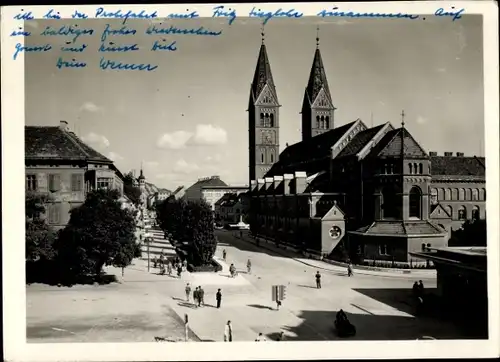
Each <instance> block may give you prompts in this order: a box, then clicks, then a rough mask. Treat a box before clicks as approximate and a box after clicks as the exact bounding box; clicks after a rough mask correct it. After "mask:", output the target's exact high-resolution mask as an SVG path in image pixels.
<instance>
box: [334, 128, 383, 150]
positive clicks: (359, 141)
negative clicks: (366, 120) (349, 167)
mask: <svg viewBox="0 0 500 362" xmlns="http://www.w3.org/2000/svg"><path fill="white" fill-rule="evenodd" d="M384 126H385V124H382V125H380V126H376V127H372V128H368V129H366V130H364V131H361V132H359V133H358V134H356V136H354V138H353V139H352V140H351V141H350V142H349V143H348V144H347V145H346V146H345V147H344V149H343V150H342V151H340V153H339V154H338V155H337V158H340V157H349V156H355V155H356V154H357V153H358V152H359V151H361V150H362V149H363V147H365V146H366V145H367V144H368V142H370V141H371V139H372V138H373V137H375V135H376V134H377V133H378V131H380V130H381V129H382V128H383V127H384Z"/></svg>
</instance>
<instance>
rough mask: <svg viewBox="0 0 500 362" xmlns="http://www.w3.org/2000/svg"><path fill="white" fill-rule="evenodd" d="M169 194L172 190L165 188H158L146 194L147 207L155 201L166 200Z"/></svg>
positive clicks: (151, 205)
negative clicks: (150, 193)
mask: <svg viewBox="0 0 500 362" xmlns="http://www.w3.org/2000/svg"><path fill="white" fill-rule="evenodd" d="M170 195H172V191H170V190H167V189H158V191H157V192H155V193H154V194H152V195H149V196H148V198H147V204H148V208H151V207H153V206H154V205H155V204H156V203H157V202H162V201H163V200H166V199H167V198H168V197H169V196H170Z"/></svg>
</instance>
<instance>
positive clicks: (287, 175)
mask: <svg viewBox="0 0 500 362" xmlns="http://www.w3.org/2000/svg"><path fill="white" fill-rule="evenodd" d="M317 41H318V42H319V40H317ZM312 63H313V64H312V67H311V71H310V76H309V80H308V82H307V85H306V88H305V93H304V98H303V102H302V112H301V118H302V122H301V123H302V140H301V141H300V142H297V143H296V144H293V145H290V146H288V145H287V147H286V148H285V149H284V150H283V152H281V154H279V153H278V150H279V126H280V121H281V120H280V114H279V112H280V107H281V106H280V104H279V101H278V90H277V89H276V86H275V83H274V80H273V76H272V72H271V65H270V62H269V59H268V56H267V50H266V46H265V44H264V43H262V45H261V47H260V51H259V55H258V59H257V66H256V68H255V73H254V77H253V82H252V85H251V87H250V97H249V106H248V117H249V118H248V123H249V133H248V139H249V176H250V184H251V187H250V189H251V195H252V198H251V199H252V200H251V217H250V224H251V229H252V232H253V233H255V234H256V235H260V236H262V237H266V238H268V239H272V240H274V241H276V242H281V243H289V244H292V245H293V246H295V247H298V248H299V249H302V250H304V251H308V252H310V253H311V254H316V255H318V256H325V255H330V254H331V253H332V252H333V251H334V249H335V248H336V247H337V245H339V243H340V242H341V241H343V243H342V244H340V245H342V246H343V247H344V250H345V249H348V253H349V256H350V258H351V259H355V260H359V261H362V260H380V261H396V262H402V263H411V262H412V261H413V262H414V260H412V256H411V255H412V254H411V253H412V252H416V251H419V250H422V249H425V248H428V247H444V246H447V243H448V239H449V237H450V231H451V229H456V228H459V227H460V226H461V225H462V224H463V222H464V221H465V220H466V219H479V218H480V219H485V218H486V209H485V206H486V184H485V181H486V180H485V159H484V158H483V157H475V156H473V157H465V156H464V154H463V153H457V154H456V156H454V155H453V153H451V152H446V153H445V155H444V156H437V154H436V153H433V152H431V153H427V152H426V151H425V150H424V149H423V148H422V147H421V146H420V144H419V142H418V141H417V140H416V139H415V138H414V137H413V136H412V135H411V134H410V132H409V131H408V129H407V128H406V127H405V122H404V112H403V113H402V114H401V119H402V122H401V126H400V127H394V126H393V125H392V124H391V123H390V122H386V123H384V124H382V125H378V126H375V127H368V126H367V125H366V124H365V123H364V122H363V121H362V120H360V119H357V120H355V121H354V122H350V123H347V124H344V125H341V126H336V122H337V120H336V119H335V117H334V114H335V110H336V107H335V106H334V104H333V101H332V96H331V94H330V89H329V85H328V81H327V77H326V71H325V68H324V65H323V60H322V57H321V52H320V49H319V43H318V44H317V47H316V51H315V53H314V57H313V62H312ZM287 122H288V120H287ZM337 251H338V250H337ZM419 262H422V263H423V262H425V261H423V260H421V261H419Z"/></svg>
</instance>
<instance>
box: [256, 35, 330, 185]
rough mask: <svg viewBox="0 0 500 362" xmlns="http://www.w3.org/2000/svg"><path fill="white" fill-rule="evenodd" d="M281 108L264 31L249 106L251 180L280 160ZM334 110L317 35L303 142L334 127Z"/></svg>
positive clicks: (257, 177) (304, 106) (304, 114)
mask: <svg viewBox="0 0 500 362" xmlns="http://www.w3.org/2000/svg"><path fill="white" fill-rule="evenodd" d="M280 107H281V105H280V104H279V101H278V94H277V92H276V87H275V85H274V80H273V75H272V73H271V65H270V64H269V59H268V57H267V51H266V45H265V43H264V33H262V45H261V46H260V51H259V59H258V60H257V67H256V68H255V74H254V76H253V82H252V85H251V88H250V99H249V105H248V117H249V138H250V139H249V148H250V150H249V167H250V175H249V176H250V180H256V179H259V178H263V177H264V175H265V174H266V173H267V171H269V169H270V168H271V166H272V165H273V164H274V163H275V162H277V160H278V157H279V126H280V117H279V108H280ZM335 109H336V108H335V107H334V106H333V103H332V97H331V95H330V89H329V88H328V81H327V79H326V74H325V68H324V67H323V60H322V59H321V52H320V50H319V37H316V52H315V53H314V60H313V64H312V67H311V73H310V75H309V81H308V82H307V87H306V89H305V92H304V101H303V104H302V112H301V114H302V141H305V140H308V139H310V138H312V137H314V136H317V135H319V134H321V133H324V132H326V131H329V130H331V129H333V128H334V112H335Z"/></svg>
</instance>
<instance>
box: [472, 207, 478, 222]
mask: <svg viewBox="0 0 500 362" xmlns="http://www.w3.org/2000/svg"><path fill="white" fill-rule="evenodd" d="M472 220H479V206H474V207H473V208H472Z"/></svg>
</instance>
